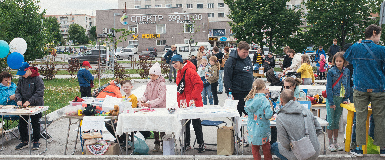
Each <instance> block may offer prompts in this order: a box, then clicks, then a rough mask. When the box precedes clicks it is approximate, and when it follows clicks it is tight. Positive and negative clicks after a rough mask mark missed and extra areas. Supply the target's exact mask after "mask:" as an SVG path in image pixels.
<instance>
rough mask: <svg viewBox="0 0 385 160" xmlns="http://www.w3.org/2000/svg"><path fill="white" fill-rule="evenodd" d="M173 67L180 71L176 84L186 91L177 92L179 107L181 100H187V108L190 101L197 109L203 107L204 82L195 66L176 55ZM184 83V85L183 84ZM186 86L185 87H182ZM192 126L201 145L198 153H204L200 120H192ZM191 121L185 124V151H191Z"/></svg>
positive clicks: (173, 58)
mask: <svg viewBox="0 0 385 160" xmlns="http://www.w3.org/2000/svg"><path fill="white" fill-rule="evenodd" d="M171 61H172V65H173V66H174V67H175V69H177V70H178V74H177V77H176V84H177V85H178V88H179V89H181V88H184V91H181V90H178V91H177V100H178V106H180V102H181V100H183V99H184V100H186V102H187V106H190V103H189V102H190V101H191V100H192V101H194V102H195V106H196V107H203V102H202V96H201V92H202V90H203V82H202V80H201V78H200V77H199V75H198V73H197V72H196V70H195V66H194V64H192V63H191V62H190V61H188V60H186V61H185V62H183V59H182V56H181V55H174V56H173V57H172V58H171ZM182 81H184V83H182ZM182 84H184V85H182ZM191 121H192V124H193V127H194V131H195V135H196V137H197V141H198V144H199V148H198V152H199V153H202V152H204V151H205V147H204V141H203V132H202V125H201V120H200V119H192V120H191ZM191 121H190V120H188V121H187V123H186V124H185V126H186V137H185V144H184V146H185V148H184V149H185V150H187V149H190V148H191V147H190V124H191Z"/></svg>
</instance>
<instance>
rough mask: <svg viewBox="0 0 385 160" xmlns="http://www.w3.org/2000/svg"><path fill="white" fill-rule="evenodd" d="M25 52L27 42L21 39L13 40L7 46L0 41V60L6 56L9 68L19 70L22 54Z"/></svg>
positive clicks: (22, 60) (22, 59)
mask: <svg viewBox="0 0 385 160" xmlns="http://www.w3.org/2000/svg"><path fill="white" fill-rule="evenodd" d="M25 51H27V42H26V41H25V40H24V39H23V38H14V39H13V40H12V41H11V43H9V45H8V43H7V42H6V41H4V40H0V58H5V57H7V56H8V57H7V64H8V66H9V68H12V69H19V68H20V67H21V65H22V64H23V62H24V56H23V54H24V53H25ZM9 52H11V54H9ZM8 54H9V55H8Z"/></svg>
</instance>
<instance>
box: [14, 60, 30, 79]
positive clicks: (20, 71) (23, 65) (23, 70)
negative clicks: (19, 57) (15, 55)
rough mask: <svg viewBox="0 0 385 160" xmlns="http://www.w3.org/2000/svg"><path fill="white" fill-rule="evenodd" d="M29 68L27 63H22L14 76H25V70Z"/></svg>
mask: <svg viewBox="0 0 385 160" xmlns="http://www.w3.org/2000/svg"><path fill="white" fill-rule="evenodd" d="M28 67H29V64H28V63H27V62H23V64H22V65H21V67H20V68H19V69H18V70H17V73H16V75H19V76H22V75H24V74H25V69H27V68H28Z"/></svg>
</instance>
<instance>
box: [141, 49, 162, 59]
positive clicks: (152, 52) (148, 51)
mask: <svg viewBox="0 0 385 160" xmlns="http://www.w3.org/2000/svg"><path fill="white" fill-rule="evenodd" d="M142 53H148V54H152V55H154V56H155V57H157V56H158V53H157V50H156V48H155V47H148V48H147V49H146V50H145V51H142Z"/></svg>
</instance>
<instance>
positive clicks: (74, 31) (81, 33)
mask: <svg viewBox="0 0 385 160" xmlns="http://www.w3.org/2000/svg"><path fill="white" fill-rule="evenodd" d="M68 34H69V40H72V41H73V42H74V43H75V44H87V43H88V37H87V36H86V29H84V28H83V27H82V26H80V25H78V24H71V25H70V28H69V29H68Z"/></svg>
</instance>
